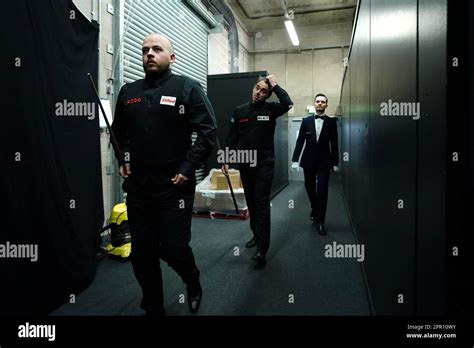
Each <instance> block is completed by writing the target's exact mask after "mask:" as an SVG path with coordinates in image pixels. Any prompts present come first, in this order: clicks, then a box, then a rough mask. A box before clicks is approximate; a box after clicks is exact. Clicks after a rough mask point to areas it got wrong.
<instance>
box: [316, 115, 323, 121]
mask: <svg viewBox="0 0 474 348" xmlns="http://www.w3.org/2000/svg"><path fill="white" fill-rule="evenodd" d="M324 117H326V116H325V115H322V116H319V115H316V114H315V115H314V119H315V120H317V119H318V118H320V119H321V120H323V121H324Z"/></svg>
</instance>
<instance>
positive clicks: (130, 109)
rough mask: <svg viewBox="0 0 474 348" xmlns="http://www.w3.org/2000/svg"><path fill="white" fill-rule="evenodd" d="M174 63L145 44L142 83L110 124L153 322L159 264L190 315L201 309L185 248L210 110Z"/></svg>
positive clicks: (209, 144) (159, 296)
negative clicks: (168, 271) (173, 277)
mask: <svg viewBox="0 0 474 348" xmlns="http://www.w3.org/2000/svg"><path fill="white" fill-rule="evenodd" d="M175 59H176V56H175V53H174V50H173V46H172V44H171V42H170V41H169V40H168V39H167V38H166V37H164V36H162V35H160V34H157V33H153V34H149V35H147V36H146V37H145V39H144V41H143V44H142V62H143V69H144V71H145V78H144V79H140V80H138V81H135V82H133V83H129V84H126V85H124V86H123V87H122V88H121V90H120V93H119V95H118V99H117V106H116V110H115V117H114V121H113V124H112V129H113V131H114V133H115V135H116V138H117V141H118V143H119V146H120V148H121V150H122V152H123V153H124V158H123V160H124V161H125V162H126V164H125V165H122V166H121V167H120V175H121V176H122V177H123V178H125V181H124V183H123V189H124V191H126V192H127V214H128V220H129V223H130V230H131V236H132V254H131V259H132V265H133V270H134V273H135V276H136V278H137V280H138V282H139V284H140V286H141V289H142V292H143V298H142V302H141V306H140V307H141V308H142V309H143V310H145V312H146V314H147V315H148V316H152V317H154V316H160V315H163V314H164V298H163V281H162V275H161V267H160V259H162V260H164V261H166V262H167V263H168V265H169V266H171V267H172V268H173V269H174V270H175V271H176V272H177V273H178V274H179V275H180V276H181V278H182V280H183V282H184V283H185V284H186V289H187V302H188V306H189V309H190V311H191V312H193V313H194V312H196V311H197V310H198V308H199V305H200V303H201V299H202V288H201V284H200V281H199V275H200V272H199V269H198V268H197V266H196V263H195V260H194V255H193V252H192V250H191V247H190V246H189V242H190V240H191V219H192V209H193V202H194V191H195V186H196V179H195V170H196V169H197V168H199V167H200V166H201V165H202V164H203V163H205V161H206V160H207V158H208V157H209V155H210V153H211V151H212V148H213V147H214V144H215V139H216V133H217V127H216V121H215V116H214V111H213V109H212V106H211V104H210V102H209V100H208V99H207V97H206V95H205V94H204V91H203V90H202V88H201V86H200V85H199V83H198V82H197V81H195V80H193V79H191V78H189V77H185V76H179V75H175V74H173V73H172V71H171V65H172V64H173V63H174V62H175ZM193 131H194V132H196V133H197V138H196V140H195V142H194V145H192V142H191V134H192V132H193Z"/></svg>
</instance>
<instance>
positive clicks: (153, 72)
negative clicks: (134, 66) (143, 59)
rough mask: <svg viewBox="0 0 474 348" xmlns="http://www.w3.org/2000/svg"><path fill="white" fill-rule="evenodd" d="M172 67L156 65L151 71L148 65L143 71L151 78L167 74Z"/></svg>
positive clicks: (144, 66)
mask: <svg viewBox="0 0 474 348" xmlns="http://www.w3.org/2000/svg"><path fill="white" fill-rule="evenodd" d="M169 67H170V64H169V63H168V64H162V65H157V64H155V65H154V66H153V67H152V69H150V68H149V67H148V66H147V65H146V64H144V65H143V69H144V70H145V74H146V75H147V76H150V77H154V76H161V75H163V73H164V72H166V71H167V70H168V69H169Z"/></svg>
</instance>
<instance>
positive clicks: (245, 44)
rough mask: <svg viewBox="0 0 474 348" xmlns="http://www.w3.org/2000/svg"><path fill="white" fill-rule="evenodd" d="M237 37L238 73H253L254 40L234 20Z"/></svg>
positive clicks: (237, 21) (240, 24) (239, 23)
mask: <svg viewBox="0 0 474 348" xmlns="http://www.w3.org/2000/svg"><path fill="white" fill-rule="evenodd" d="M236 23H237V31H238V35H239V72H248V71H255V68H254V57H253V54H252V52H253V50H254V38H253V35H252V34H251V33H249V32H247V30H246V29H245V28H244V26H243V25H242V23H241V22H240V21H239V20H238V19H237V18H236Z"/></svg>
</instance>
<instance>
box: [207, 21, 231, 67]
mask: <svg viewBox="0 0 474 348" xmlns="http://www.w3.org/2000/svg"><path fill="white" fill-rule="evenodd" d="M207 50H208V54H207V56H208V72H207V73H208V74H209V75H215V74H228V73H230V64H231V62H230V59H231V57H230V45H229V33H228V31H227V30H226V29H222V31H221V32H218V33H210V34H209V40H208V46H207Z"/></svg>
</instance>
